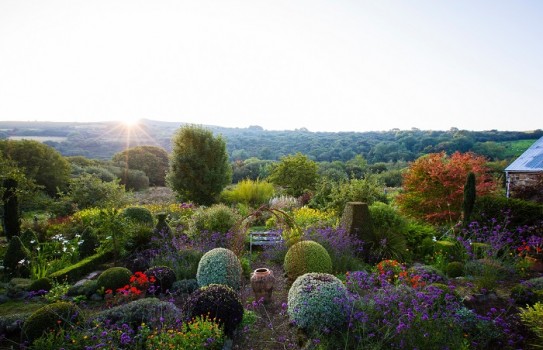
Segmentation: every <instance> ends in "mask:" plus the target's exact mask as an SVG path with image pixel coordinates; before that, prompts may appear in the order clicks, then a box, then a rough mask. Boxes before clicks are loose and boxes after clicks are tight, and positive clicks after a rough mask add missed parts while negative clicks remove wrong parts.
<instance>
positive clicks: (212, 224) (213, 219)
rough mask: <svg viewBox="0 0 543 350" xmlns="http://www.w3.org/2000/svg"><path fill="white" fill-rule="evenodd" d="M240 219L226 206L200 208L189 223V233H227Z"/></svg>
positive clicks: (215, 205)
mask: <svg viewBox="0 0 543 350" xmlns="http://www.w3.org/2000/svg"><path fill="white" fill-rule="evenodd" d="M239 219H240V217H239V215H237V214H236V213H235V212H234V211H233V210H232V209H230V208H229V207H227V206H226V205H224V204H214V205H212V206H211V207H209V208H203V207H201V208H199V209H197V210H196V211H195V213H194V215H193V216H192V219H191V220H190V222H189V232H190V233H191V234H192V235H198V233H199V232H201V231H207V232H220V233H227V232H228V231H229V230H230V229H231V228H232V227H233V226H234V225H235V224H236V223H237V222H238V221H239Z"/></svg>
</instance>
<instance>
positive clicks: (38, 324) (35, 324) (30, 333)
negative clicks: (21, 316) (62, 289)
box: [22, 301, 83, 343]
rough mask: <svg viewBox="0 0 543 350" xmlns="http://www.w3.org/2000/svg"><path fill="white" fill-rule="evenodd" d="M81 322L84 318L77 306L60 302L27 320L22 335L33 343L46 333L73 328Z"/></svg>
mask: <svg viewBox="0 0 543 350" xmlns="http://www.w3.org/2000/svg"><path fill="white" fill-rule="evenodd" d="M81 321H83V317H82V315H81V310H80V309H79V308H78V307H77V305H74V304H72V303H69V302H65V301H59V302H56V303H53V304H49V305H45V306H44V307H42V308H40V309H38V310H36V311H35V312H34V313H33V314H32V315H31V316H30V317H29V318H27V319H26V321H25V323H24V324H23V328H22V335H23V337H24V338H25V339H26V340H28V341H29V342H31V343H32V342H33V341H34V340H36V339H37V338H39V337H40V336H42V335H43V334H44V333H45V332H50V331H51V330H53V331H57V330H59V329H60V328H67V327H72V326H75V325H76V324H77V323H78V322H81Z"/></svg>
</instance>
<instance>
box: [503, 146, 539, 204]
mask: <svg viewBox="0 0 543 350" xmlns="http://www.w3.org/2000/svg"><path fill="white" fill-rule="evenodd" d="M505 179H506V190H507V192H506V193H507V198H509V197H516V198H521V199H526V200H535V201H538V202H542V201H543V137H541V138H540V139H539V140H537V141H536V142H535V143H534V144H533V145H532V146H530V148H528V149H527V150H526V151H525V152H524V153H522V154H521V156H520V157H518V158H517V159H516V160H515V161H514V162H513V163H511V164H510V165H509V166H508V167H507V168H505Z"/></svg>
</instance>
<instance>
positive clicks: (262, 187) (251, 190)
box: [221, 179, 275, 207]
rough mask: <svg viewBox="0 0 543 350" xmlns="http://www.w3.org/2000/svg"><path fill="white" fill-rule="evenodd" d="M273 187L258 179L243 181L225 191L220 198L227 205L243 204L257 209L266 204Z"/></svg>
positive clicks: (271, 195) (272, 192) (270, 196)
mask: <svg viewBox="0 0 543 350" xmlns="http://www.w3.org/2000/svg"><path fill="white" fill-rule="evenodd" d="M274 192H275V190H274V188H273V185H272V184H271V183H269V182H267V181H261V180H259V179H256V180H250V179H245V180H241V181H240V182H238V183H237V184H236V185H235V186H234V187H233V188H231V189H225V190H224V191H223V192H222V193H221V198H222V199H223V200H224V201H226V202H228V203H243V204H246V205H251V206H253V207H258V206H260V205H262V204H266V203H267V202H268V201H269V200H270V199H271V198H272V197H273V194H274Z"/></svg>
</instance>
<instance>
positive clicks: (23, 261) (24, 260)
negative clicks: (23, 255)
mask: <svg viewBox="0 0 543 350" xmlns="http://www.w3.org/2000/svg"><path fill="white" fill-rule="evenodd" d="M25 262H26V259H22V260H19V262H18V263H17V264H19V265H22V264H24V263H25Z"/></svg>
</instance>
